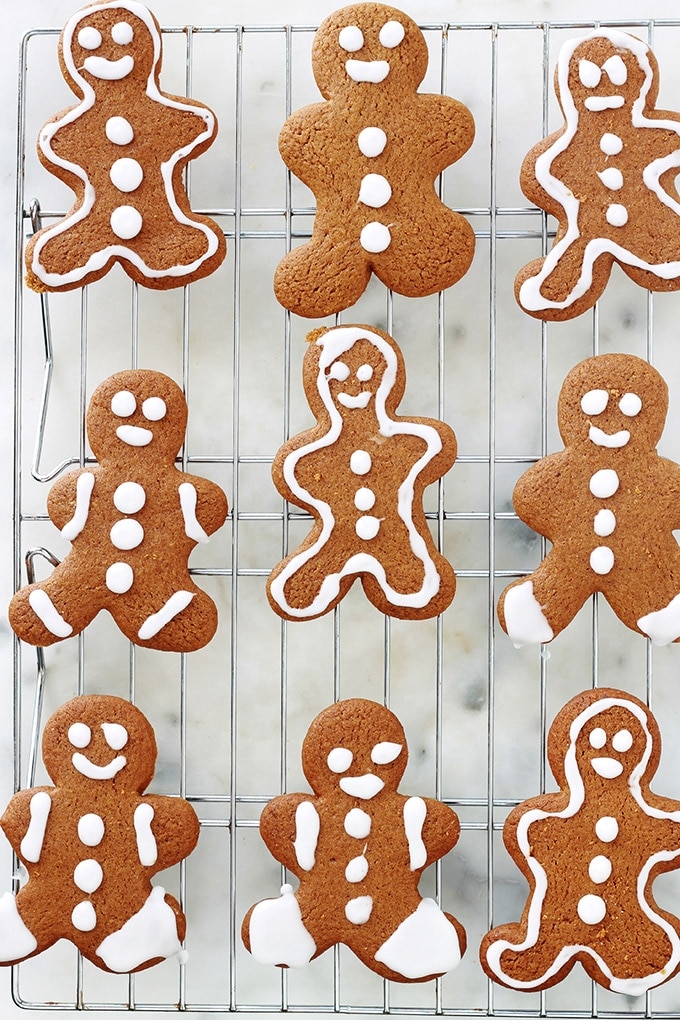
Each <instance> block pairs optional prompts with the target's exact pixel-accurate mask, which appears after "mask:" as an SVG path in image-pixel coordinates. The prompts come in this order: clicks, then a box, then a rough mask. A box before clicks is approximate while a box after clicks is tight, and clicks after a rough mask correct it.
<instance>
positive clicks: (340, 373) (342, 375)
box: [327, 361, 349, 382]
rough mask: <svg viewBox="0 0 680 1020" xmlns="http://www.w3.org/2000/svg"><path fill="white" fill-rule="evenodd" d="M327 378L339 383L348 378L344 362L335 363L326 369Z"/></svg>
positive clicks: (346, 366)
mask: <svg viewBox="0 0 680 1020" xmlns="http://www.w3.org/2000/svg"><path fill="white" fill-rule="evenodd" d="M327 375H328V378H329V379H337V380H338V381H339V382H344V381H345V379H348V378H349V366H348V365H346V364H345V363H344V361H335V362H334V363H333V364H332V365H331V367H330V368H329V369H328V373H327Z"/></svg>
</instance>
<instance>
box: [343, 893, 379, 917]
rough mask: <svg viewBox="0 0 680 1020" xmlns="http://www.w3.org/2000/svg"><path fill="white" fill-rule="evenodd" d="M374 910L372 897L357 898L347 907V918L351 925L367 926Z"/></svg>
mask: <svg viewBox="0 0 680 1020" xmlns="http://www.w3.org/2000/svg"><path fill="white" fill-rule="evenodd" d="M372 910H373V899H372V897H371V896H355V897H354V899H352V900H350V901H349V903H347V904H346V906H345V917H346V918H347V920H348V921H349V922H350V923H351V924H366V922H367V921H368V919H369V917H370V916H371V912H372Z"/></svg>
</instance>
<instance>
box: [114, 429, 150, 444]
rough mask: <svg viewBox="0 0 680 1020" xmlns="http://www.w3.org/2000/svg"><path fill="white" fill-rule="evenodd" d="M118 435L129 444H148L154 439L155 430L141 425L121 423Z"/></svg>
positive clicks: (117, 430)
mask: <svg viewBox="0 0 680 1020" xmlns="http://www.w3.org/2000/svg"><path fill="white" fill-rule="evenodd" d="M116 435H117V436H118V438H119V439H121V440H122V441H123V442H124V443H127V445H128V446H148V445H149V443H150V442H151V440H152V439H153V432H152V431H151V430H150V429H142V428H140V427H139V425H119V426H118V428H117V429H116Z"/></svg>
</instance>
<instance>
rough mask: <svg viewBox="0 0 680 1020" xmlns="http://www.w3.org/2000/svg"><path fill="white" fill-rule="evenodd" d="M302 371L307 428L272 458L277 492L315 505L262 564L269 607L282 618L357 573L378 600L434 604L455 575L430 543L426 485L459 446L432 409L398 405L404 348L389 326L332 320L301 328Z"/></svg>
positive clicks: (422, 606) (304, 610)
mask: <svg viewBox="0 0 680 1020" xmlns="http://www.w3.org/2000/svg"><path fill="white" fill-rule="evenodd" d="M308 340H309V341H310V343H309V347H308V349H307V352H306V354H305V357H304V363H303V380H304V385H305V392H306V394H307V399H308V400H309V404H310V407H311V409H312V411H313V412H314V415H315V417H316V419H317V424H316V426H315V427H314V428H312V429H309V430H308V431H307V432H302V433H300V434H299V435H297V436H294V437H293V438H292V439H290V440H289V441H288V442H287V443H285V444H284V445H283V446H282V447H281V449H280V450H279V452H278V453H277V455H276V457H275V459H274V465H273V468H272V473H273V477H274V482H275V484H276V487H277V488H278V490H279V492H280V493H281V494H282V495H283V496H285V498H286V499H288V500H290V501H291V502H292V503H295V504H296V505H297V506H300V507H302V508H303V509H305V510H309V511H310V512H311V513H312V514H313V516H314V526H313V527H312V530H311V532H310V533H309V535H308V536H307V538H306V539H305V541H304V542H303V543H302V545H301V546H300V547H299V549H296V550H295V552H293V553H291V555H290V556H288V557H287V558H286V559H285V560H282V561H281V562H280V563H279V564H277V566H276V567H274V570H273V571H272V573H271V574H270V576H269V579H268V581H267V594H268V596H269V601H270V603H271V605H272V608H273V609H274V610H275V611H276V612H277V613H279V614H280V615H281V616H283V617H284V618H285V619H289V620H305V619H306V620H311V619H313V618H314V617H317V616H321V615H322V614H323V613H327V612H328V611H329V610H331V609H333V608H334V606H336V605H337V604H338V602H339V601H340V600H341V599H342V598H343V597H344V595H345V594H346V593H347V591H348V590H349V588H350V586H351V585H352V584H353V582H354V580H355V579H356V578H357V577H360V578H361V583H362V584H363V587H364V591H365V592H366V595H367V596H368V598H369V599H370V600H371V602H372V603H373V604H374V605H375V606H377V608H378V609H379V610H380V611H381V612H383V613H388V614H389V615H391V616H400V617H402V618H404V619H418V618H424V617H430V616H436V615H437V614H438V613H441V612H443V611H444V610H445V609H446V608H447V606H448V605H449V604H450V602H451V600H452V598H453V596H454V592H455V589H456V581H455V577H454V573H453V570H452V568H451V566H450V564H449V563H448V562H447V561H446V560H445V559H444V557H443V556H442V555H441V554H440V553H439V552H437V550H436V548H435V546H434V543H433V541H432V536H431V535H430V531H429V528H428V526H427V522H426V520H425V514H424V511H423V505H422V500H423V490H424V489H425V487H426V486H427V485H429V484H430V483H431V482H434V481H436V480H437V479H439V478H441V477H442V475H444V474H445V473H446V472H447V471H448V470H449V468H450V467H451V465H452V464H453V462H454V460H455V457H456V437H455V435H454V433H453V431H452V430H451V429H450V428H449V426H448V425H445V424H444V423H443V422H441V421H436V420H435V419H432V418H404V417H400V416H398V415H396V414H395V410H396V407H397V406H398V404H399V401H400V400H401V398H402V396H403V393H404V387H405V385H406V374H405V371H404V364H403V359H402V356H401V352H400V350H399V348H398V347H397V345H396V343H395V342H394V340H393V339H392V338H391V337H390V336H388V335H387V334H386V333H382V332H380V331H379V330H377V329H372V328H369V327H368V326H337V327H335V328H334V329H321V330H315V331H313V332H312V333H310V334H309V337H308Z"/></svg>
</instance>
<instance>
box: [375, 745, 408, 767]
mask: <svg viewBox="0 0 680 1020" xmlns="http://www.w3.org/2000/svg"><path fill="white" fill-rule="evenodd" d="M400 754H401V744H393V743H392V742H391V741H389V740H383V741H381V743H379V744H376V745H375V747H374V748H373V750H372V751H371V761H372V762H375V764H376V765H389V763H390V762H391V761H394V760H395V759H396V758H398V757H399V755H400Z"/></svg>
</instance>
